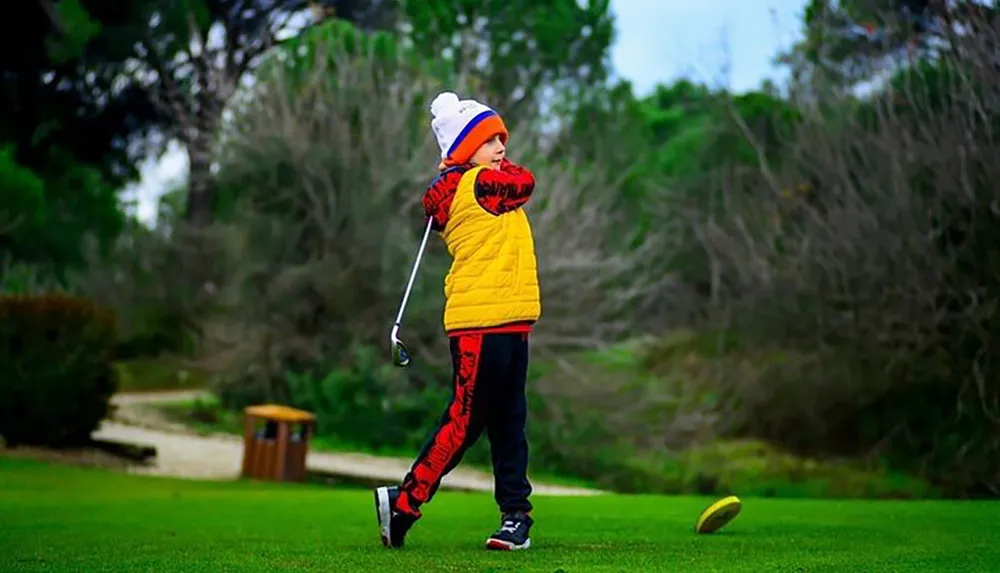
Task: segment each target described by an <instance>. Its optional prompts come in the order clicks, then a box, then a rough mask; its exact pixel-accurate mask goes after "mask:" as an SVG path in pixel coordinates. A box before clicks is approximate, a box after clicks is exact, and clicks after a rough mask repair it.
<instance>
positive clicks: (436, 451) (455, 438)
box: [399, 334, 484, 514]
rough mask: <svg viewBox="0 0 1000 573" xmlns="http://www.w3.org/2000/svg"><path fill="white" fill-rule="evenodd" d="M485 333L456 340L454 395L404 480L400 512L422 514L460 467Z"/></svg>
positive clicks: (470, 420)
mask: <svg viewBox="0 0 1000 573" xmlns="http://www.w3.org/2000/svg"><path fill="white" fill-rule="evenodd" d="M483 336H484V335H483V334H466V335H462V336H459V337H456V338H455V342H456V343H457V345H458V348H457V356H456V362H457V363H456V368H455V371H456V373H455V394H454V396H453V398H452V401H451V404H449V405H448V409H447V410H446V412H445V415H444V417H443V418H442V420H441V423H440V425H439V426H438V430H437V432H436V433H435V434H434V437H433V438H432V439H431V441H430V443H429V444H428V446H427V447H426V448H425V449H424V452H423V453H422V454H421V456H420V458H419V459H418V460H417V462H416V463H415V464H414V465H413V468H412V469H411V470H410V473H409V474H407V476H406V479H405V480H404V481H403V487H402V493H403V495H402V497H401V498H400V503H399V505H400V509H401V510H403V511H407V510H408V511H410V512H411V513H415V514H419V511H418V510H417V509H416V508H417V507H419V506H420V505H421V504H423V503H425V502H427V500H429V499H430V498H431V496H433V495H434V492H435V491H436V490H437V488H438V486H439V485H440V483H441V479H442V478H443V477H444V475H445V474H446V473H448V472H449V471H451V469H452V468H453V467H454V466H455V465H457V463H458V460H459V459H460V458H461V455H462V453H463V452H464V450H465V448H466V446H467V441H468V440H469V439H470V438H471V439H473V440H474V439H475V438H477V437H478V432H476V434H477V435H474V436H470V435H469V430H470V426H471V423H472V413H473V399H474V398H475V392H476V379H477V377H478V376H479V365H480V358H481V355H482V349H483Z"/></svg>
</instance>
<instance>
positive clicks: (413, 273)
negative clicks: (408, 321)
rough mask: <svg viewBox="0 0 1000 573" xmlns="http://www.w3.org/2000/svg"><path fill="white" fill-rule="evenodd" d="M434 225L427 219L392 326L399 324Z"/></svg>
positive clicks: (431, 220) (430, 219)
mask: <svg viewBox="0 0 1000 573" xmlns="http://www.w3.org/2000/svg"><path fill="white" fill-rule="evenodd" d="M433 225H434V218H433V217H429V218H428V219H427V228H425V229H424V238H423V239H422V240H421V241H420V248H419V249H417V258H416V259H415V260H414V261H413V269H412V270H411V271H410V280H409V281H407V283H406V290H405V291H403V300H402V301H400V303H399V313H397V314H396V322H395V325H394V326H399V325H400V324H401V323H402V321H403V311H405V310H406V303H407V301H408V300H409V299H410V291H411V290H412V289H413V280H414V279H415V278H416V277H417V269H419V268H420V261H421V260H422V259H423V257H424V248H426V247H427V238H428V237H429V236H430V234H431V227H433Z"/></svg>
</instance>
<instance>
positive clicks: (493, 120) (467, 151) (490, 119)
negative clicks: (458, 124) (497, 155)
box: [444, 109, 509, 165]
mask: <svg viewBox="0 0 1000 573" xmlns="http://www.w3.org/2000/svg"><path fill="white" fill-rule="evenodd" d="M497 134H499V135H500V141H502V142H503V143H504V145H506V144H507V138H508V137H509V134H508V133H507V126H506V125H504V123H503V120H502V119H500V116H499V115H497V113H496V112H495V111H493V110H491V109H488V110H486V111H484V112H482V113H480V114H479V115H477V116H476V117H474V118H472V120H471V121H469V123H468V124H466V126H465V128H464V129H462V132H461V133H459V134H458V137H456V138H455V141H454V143H452V144H451V148H449V149H448V157H446V158H445V160H444V164H445V165H459V164H462V163H466V162H468V161H469V159H471V158H472V156H473V155H475V154H476V151H478V150H479V147H480V146H482V145H483V144H484V143H486V142H487V141H489V140H490V139H492V138H493V136H494V135H497Z"/></svg>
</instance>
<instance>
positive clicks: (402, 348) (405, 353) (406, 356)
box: [389, 326, 410, 368]
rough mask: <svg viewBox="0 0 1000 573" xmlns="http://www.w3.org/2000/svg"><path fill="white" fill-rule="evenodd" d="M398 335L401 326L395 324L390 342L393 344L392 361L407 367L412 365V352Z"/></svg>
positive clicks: (399, 365) (396, 364) (401, 366)
mask: <svg viewBox="0 0 1000 573" xmlns="http://www.w3.org/2000/svg"><path fill="white" fill-rule="evenodd" d="M398 335H399V327H398V326H394V327H393V328H392V334H390V335H389V344H390V345H391V346H392V363H393V364H394V365H395V366H398V367H400V368H406V367H407V366H409V365H410V352H409V350H407V349H406V345H405V344H403V341H402V340H400V339H399V336H398Z"/></svg>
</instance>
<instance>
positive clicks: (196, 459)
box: [94, 390, 603, 496]
mask: <svg viewBox="0 0 1000 573" xmlns="http://www.w3.org/2000/svg"><path fill="white" fill-rule="evenodd" d="M201 396H207V394H206V393H204V392H201V391H190V390H185V391H177V392H157V393H128V394H118V395H115V396H114V397H113V398H112V404H114V406H115V412H114V414H113V415H112V416H111V418H110V419H108V420H105V421H104V422H103V423H102V424H101V427H100V428H99V429H98V430H97V431H96V432H95V433H94V438H97V439H101V440H111V441H121V442H127V443H134V444H143V445H150V446H153V447H155V448H156V450H157V455H156V459H155V462H154V463H153V465H150V466H133V467H131V468H130V469H129V471H132V472H134V473H141V474H149V475H165V476H173V477H186V478H199V479H219V480H228V479H235V478H237V477H239V473H240V466H241V463H242V459H243V443H242V439H241V438H240V437H239V436H233V435H229V434H212V435H207V436H206V435H202V434H199V433H197V432H194V431H193V430H191V429H190V428H187V427H185V426H183V425H180V424H177V423H175V422H172V421H170V420H167V419H166V418H165V417H164V416H163V415H162V414H161V413H160V412H159V411H158V410H156V409H155V408H152V407H150V404H155V403H163V402H176V401H182V400H193V399H195V398H197V397H201ZM409 464H410V460H406V459H400V458H389V457H380V456H371V455H366V454H346V453H331V452H317V451H310V452H309V456H308V459H307V460H306V465H307V467H308V468H309V469H310V470H314V471H320V472H323V473H328V474H333V475H337V476H346V477H350V478H355V479H364V480H373V481H381V482H384V483H396V482H398V480H400V479H401V478H402V477H403V475H404V474H405V473H406V471H407V470H408V469H409ZM533 485H534V488H535V493H536V494H537V495H557V496H575V495H599V494H601V493H603V492H600V491H596V490H589V489H583V488H575V487H563V486H557V485H551V484H543V483H538V482H535V483H534V484H533ZM441 487H442V488H446V489H461V490H475V491H493V477H492V476H491V475H490V474H488V473H485V472H482V471H478V470H474V469H468V468H461V467H459V468H457V469H455V470H454V471H453V472H451V473H450V474H448V476H446V477H445V478H444V480H443V481H442V482H441Z"/></svg>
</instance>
